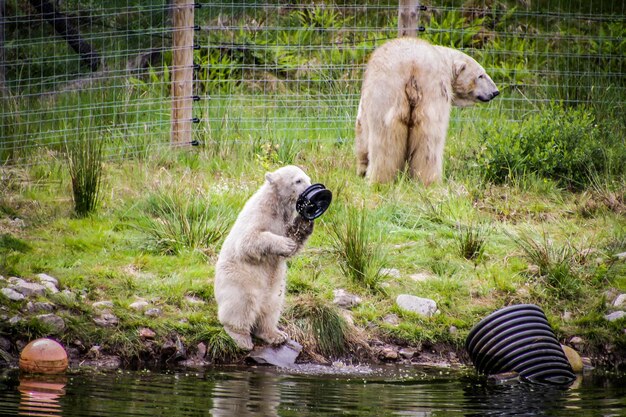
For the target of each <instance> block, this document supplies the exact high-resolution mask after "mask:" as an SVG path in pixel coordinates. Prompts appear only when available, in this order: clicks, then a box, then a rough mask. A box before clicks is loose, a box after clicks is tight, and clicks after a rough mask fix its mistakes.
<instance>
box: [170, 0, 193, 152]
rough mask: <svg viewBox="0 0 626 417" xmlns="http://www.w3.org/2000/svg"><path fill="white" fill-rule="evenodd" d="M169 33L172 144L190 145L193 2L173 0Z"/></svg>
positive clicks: (191, 0) (190, 0)
mask: <svg viewBox="0 0 626 417" xmlns="http://www.w3.org/2000/svg"><path fill="white" fill-rule="evenodd" d="M173 21H174V23H173V31H172V72H171V74H172V121H171V139H170V140H171V144H172V145H173V146H189V145H191V129H192V120H191V119H192V115H193V112H192V107H193V94H192V93H193V35H194V32H193V31H194V29H193V24H194V0H175V1H174V6H173Z"/></svg>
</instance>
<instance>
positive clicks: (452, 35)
mask: <svg viewBox="0 0 626 417" xmlns="http://www.w3.org/2000/svg"><path fill="white" fill-rule="evenodd" d="M483 21H484V18H478V19H474V20H472V21H471V22H468V21H467V20H466V19H465V18H464V17H462V16H461V12H460V11H458V10H452V11H449V12H447V13H445V14H443V15H442V18H441V20H439V19H431V21H430V22H429V25H428V34H429V35H430V36H429V38H430V39H429V40H430V41H431V42H432V43H434V44H436V45H441V46H447V47H449V48H457V49H462V48H467V47H471V46H473V45H475V44H477V43H478V39H477V38H476V37H475V36H476V34H477V33H478V32H480V31H481V29H482V28H483Z"/></svg>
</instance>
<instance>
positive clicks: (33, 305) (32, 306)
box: [26, 301, 55, 313]
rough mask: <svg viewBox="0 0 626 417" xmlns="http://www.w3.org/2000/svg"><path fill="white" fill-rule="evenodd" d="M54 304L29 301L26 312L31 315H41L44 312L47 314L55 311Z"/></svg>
mask: <svg viewBox="0 0 626 417" xmlns="http://www.w3.org/2000/svg"><path fill="white" fill-rule="evenodd" d="M54 308H55V306H54V304H52V303H49V302H32V301H29V302H28V303H27V304H26V311H27V312H29V313H41V312H42V311H45V312H47V313H49V312H51V311H54Z"/></svg>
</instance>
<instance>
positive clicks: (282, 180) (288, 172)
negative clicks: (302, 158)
mask: <svg viewBox="0 0 626 417" xmlns="http://www.w3.org/2000/svg"><path fill="white" fill-rule="evenodd" d="M265 181H266V182H267V184H269V186H270V187H271V188H272V190H273V191H274V193H275V194H276V195H277V196H278V198H279V199H280V201H281V202H282V203H284V204H292V205H294V208H295V203H296V200H297V199H298V196H299V195H300V194H302V193H303V192H304V190H306V189H307V188H308V187H309V186H310V185H311V179H310V178H309V177H308V176H307V175H306V174H305V173H304V171H302V170H301V169H300V168H298V167H297V166H294V165H287V166H284V167H282V168H278V169H277V170H276V171H274V172H268V173H267V174H265Z"/></svg>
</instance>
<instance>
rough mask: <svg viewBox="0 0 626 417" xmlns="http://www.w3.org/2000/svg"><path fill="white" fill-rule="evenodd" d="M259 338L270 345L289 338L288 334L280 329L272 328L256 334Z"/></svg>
mask: <svg viewBox="0 0 626 417" xmlns="http://www.w3.org/2000/svg"><path fill="white" fill-rule="evenodd" d="M257 336H258V337H259V339H261V340H263V341H264V342H265V343H268V344H270V345H280V344H282V343H285V342H286V341H287V339H289V335H287V333H285V332H283V331H281V330H278V329H276V330H273V331H271V332H267V333H262V334H259V335H257Z"/></svg>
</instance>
